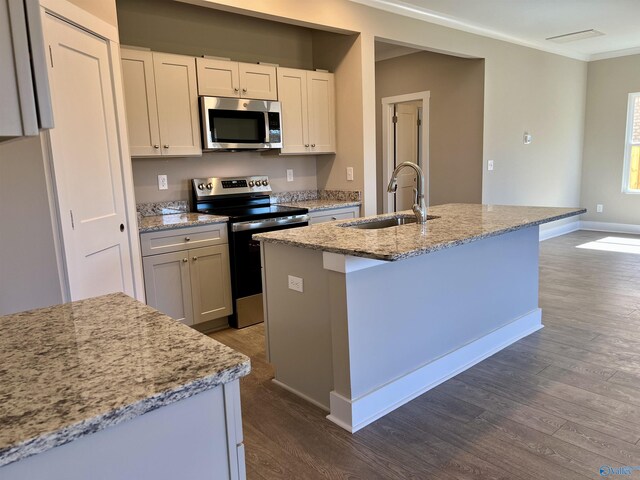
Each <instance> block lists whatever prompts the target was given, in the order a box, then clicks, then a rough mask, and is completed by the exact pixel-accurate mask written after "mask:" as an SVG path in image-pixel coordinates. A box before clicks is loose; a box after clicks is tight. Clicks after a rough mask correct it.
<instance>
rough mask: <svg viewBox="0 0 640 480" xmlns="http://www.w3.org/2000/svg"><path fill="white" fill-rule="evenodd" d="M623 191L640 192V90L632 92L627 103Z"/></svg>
mask: <svg viewBox="0 0 640 480" xmlns="http://www.w3.org/2000/svg"><path fill="white" fill-rule="evenodd" d="M622 191H623V192H624V193H640V92H636V93H630V94H629V103H628V104H627V136H626V143H625V148H624V172H623V175H622Z"/></svg>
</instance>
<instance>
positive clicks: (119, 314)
mask: <svg viewBox="0 0 640 480" xmlns="http://www.w3.org/2000/svg"><path fill="white" fill-rule="evenodd" d="M0 331H2V335H1V336H0V478H2V479H3V480H17V479H25V480H26V479H29V480H38V479H45V478H46V479H47V480H63V479H64V480H80V479H87V478H91V479H105V480H106V479H115V478H118V479H120V478H122V479H124V478H140V479H142V478H154V479H174V478H194V479H195V478H198V479H206V478H210V479H216V480H217V479H227V478H228V479H241V478H244V446H243V437H242V424H241V418H240V392H239V378H240V377H242V376H244V375H247V374H248V373H249V370H250V363H249V359H248V358H247V357H246V356H244V355H242V354H240V353H238V352H235V351H234V350H232V349H230V348H228V347H226V346H225V345H222V344H220V343H218V342H216V341H215V340H213V339H211V338H209V337H207V336H205V335H202V334H201V333H198V332H196V331H194V330H192V329H190V328H189V327H187V326H185V325H182V324H181V323H180V322H178V321H176V320H173V319H171V318H169V317H167V316H166V315H163V314H161V313H160V312H158V311H156V310H154V309H153V308H151V307H148V306H146V305H144V304H142V303H140V302H138V301H136V300H134V299H132V298H130V297H128V296H126V295H124V294H121V293H116V294H110V295H105V296H101V297H96V298H92V299H88V300H82V301H79V302H74V303H69V304H64V305H58V306H55V307H50V308H43V309H38V310H32V311H28V312H23V313H18V314H13V315H7V316H5V317H0Z"/></svg>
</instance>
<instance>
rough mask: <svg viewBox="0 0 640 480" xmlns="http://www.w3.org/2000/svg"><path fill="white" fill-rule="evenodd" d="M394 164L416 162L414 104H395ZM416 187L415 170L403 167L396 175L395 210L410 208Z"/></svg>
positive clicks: (416, 119) (415, 109)
mask: <svg viewBox="0 0 640 480" xmlns="http://www.w3.org/2000/svg"><path fill="white" fill-rule="evenodd" d="M396 117H397V119H398V120H397V122H396V124H395V125H396V165H400V164H401V163H402V162H413V163H416V164H418V163H419V159H418V107H417V105H415V104H402V103H399V104H398V105H397V106H396ZM416 187H417V178H416V172H415V171H414V170H413V169H412V168H405V169H403V170H401V171H400V173H399V175H398V190H397V191H396V212H399V211H402V210H411V207H412V206H413V204H414V203H416V194H415V191H414V188H416Z"/></svg>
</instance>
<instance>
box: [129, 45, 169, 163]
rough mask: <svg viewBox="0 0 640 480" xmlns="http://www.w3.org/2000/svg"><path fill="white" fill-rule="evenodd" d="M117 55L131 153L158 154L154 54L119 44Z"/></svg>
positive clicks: (158, 133) (158, 136)
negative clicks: (119, 60) (126, 47)
mask: <svg viewBox="0 0 640 480" xmlns="http://www.w3.org/2000/svg"><path fill="white" fill-rule="evenodd" d="M120 57H121V61H122V80H123V86H124V97H125V98H124V99H125V107H126V110H127V128H128V131H129V148H130V152H131V156H133V157H148V156H157V155H160V127H159V125H158V107H157V105H156V84H155V80H154V76H153V54H152V53H151V52H149V51H142V50H129V49H125V48H122V49H120Z"/></svg>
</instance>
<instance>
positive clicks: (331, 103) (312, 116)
mask: <svg viewBox="0 0 640 480" xmlns="http://www.w3.org/2000/svg"><path fill="white" fill-rule="evenodd" d="M307 90H308V92H309V142H310V147H311V151H312V152H314V153H335V151H336V114H335V93H334V76H333V74H332V73H325V72H307Z"/></svg>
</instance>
